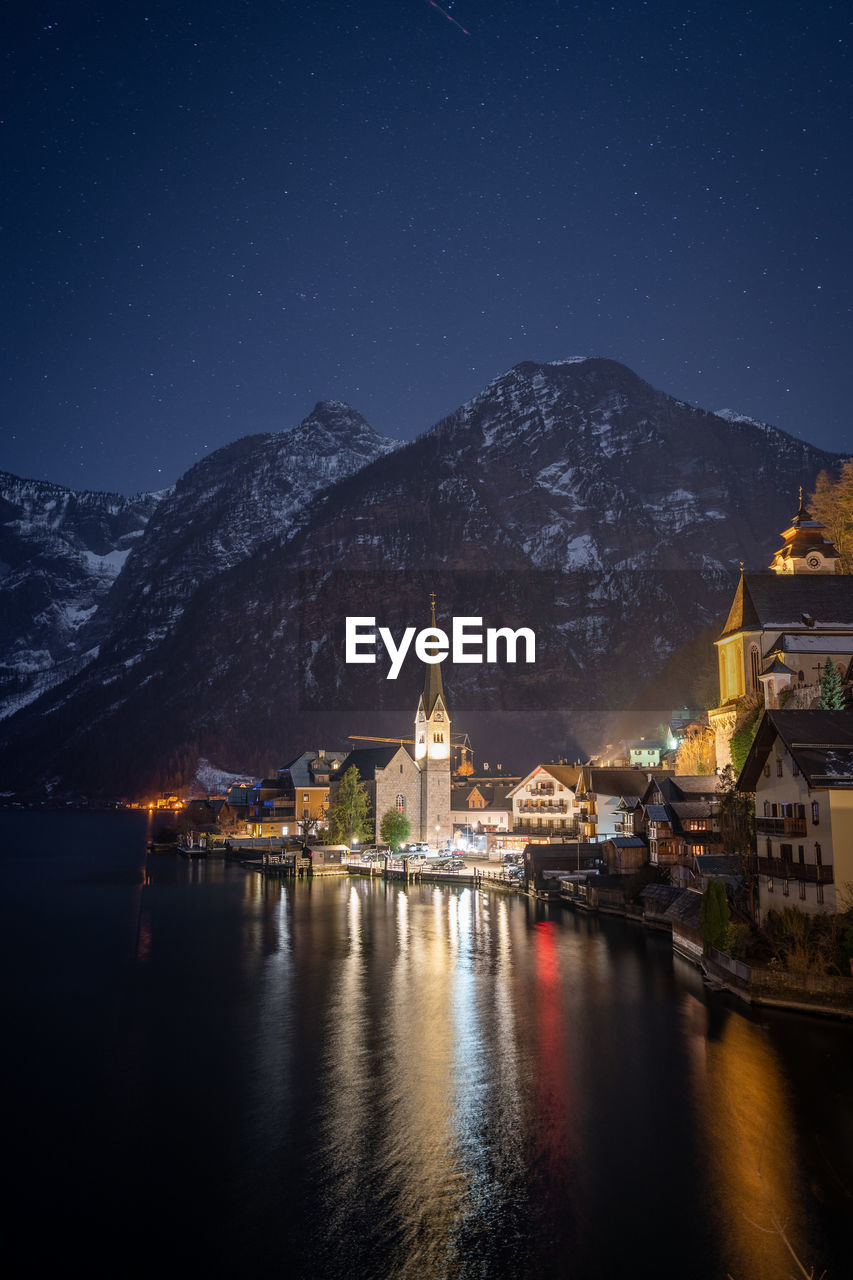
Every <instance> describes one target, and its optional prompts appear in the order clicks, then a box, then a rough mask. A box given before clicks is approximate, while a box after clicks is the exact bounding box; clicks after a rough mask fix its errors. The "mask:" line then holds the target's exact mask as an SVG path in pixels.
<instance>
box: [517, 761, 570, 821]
mask: <svg viewBox="0 0 853 1280" xmlns="http://www.w3.org/2000/svg"><path fill="white" fill-rule="evenodd" d="M580 771H581V766H580V765H579V764H566V763H565V762H564V761H560V763H559V764H538V765H536V767H535V768H534V769H531V770H530V772H529V773H528V774H526V775H525V776H524V777H523V778H522V779H521V781H520V782H518V783H516V785H515V786H514V787H511V788H510V789H509V791H508V792H507V800H508V801H509V802H510V803H511V805H512V829H513V831H514V832H516V833H517V834H519V835H531V836H552V835H570V834H572V833H573V832H574V831H575V827H576V821H577V805H576V803H575V792H574V788H575V785H576V783H577V780H578V777H579V775H580Z"/></svg>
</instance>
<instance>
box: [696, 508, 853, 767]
mask: <svg viewBox="0 0 853 1280" xmlns="http://www.w3.org/2000/svg"><path fill="white" fill-rule="evenodd" d="M825 532H826V531H825V528H824V526H823V525H822V524H821V523H820V522H819V521H818V520H813V519H812V517H811V516H810V515H809V513H808V511H806V509H805V507H804V506H803V505H802V495H801V502H800V509H799V511H798V512H797V515H796V517H795V518H794V520H793V521H792V522H791V524H790V526H789V527H788V528H787V529H786V530H785V531H784V533H783V535H782V537H783V545H782V547H781V548H780V549H779V551H777V552H776V555H775V556H774V557H773V561H772V564H771V565H770V568H769V570H765V572H763V573H743V572H741V576H740V581H739V583H738V586H737V590H736V592H735V598H734V601H733V602H732V607H731V609H730V610H729V614H728V617H727V618H726V622H725V626H724V627H723V630H722V633H721V635H720V637H719V639H718V640H717V641H715V643H716V646H717V655H718V663H719V684H720V697H719V704H718V705H717V706H716V707H714V708H712V709H711V710H710V711H709V712H708V719H709V721H710V724H711V727H712V728H713V729H714V733H715V738H716V752H717V765H718V767H719V768H722V767H723V766H724V765H726V764H730V763H731V752H730V748H729V739H730V738H731V735H732V731H733V729H734V725H735V721H736V719H737V714H738V710H739V707H740V706H741V704H742V703H743V700H744V699H745V698H749V697H755V698H756V699H758V700H759V701H760V702H761V703H763V705H765V706H767V707H769V708H776V707H778V706H779V704H780V701H782V700H783V695H784V699H786V700H787V702H788V704H789V705H792V706H793V707H799V708H804V707H808V706H810V705H811V704H812V703H813V702H815V701H816V700H817V698H818V696H819V689H820V673H821V671H822V670H823V668H824V667H825V665H826V663H827V661H828V660H829V659H832V661H833V662H834V663H835V665H837V666H839V667H841V670H842V674H843V675H846V674H847V672H848V671H849V669H850V665H851V661H853V577H850V576H849V575H842V574H840V573H838V572H837V571H836V568H837V565H838V564H839V557H838V552H837V550H836V549H835V547H834V546H833V545H832V543H831V542H830V541H829V540H828V538H826V536H825Z"/></svg>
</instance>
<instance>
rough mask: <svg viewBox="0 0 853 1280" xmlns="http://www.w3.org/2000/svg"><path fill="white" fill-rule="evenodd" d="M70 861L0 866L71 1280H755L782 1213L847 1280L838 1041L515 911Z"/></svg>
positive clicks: (168, 863)
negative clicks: (238, 1279) (84, 1269)
mask: <svg viewBox="0 0 853 1280" xmlns="http://www.w3.org/2000/svg"><path fill="white" fill-rule="evenodd" d="M75 850H76V846H75ZM110 856H111V857H112V856H114V850H112V849H111V854H110ZM90 862H91V859H90V858H89V856H88V852H85V854H84V852H80V853H78V852H76V851H75V852H74V861H73V866H72V868H71V870H72V871H73V875H72V876H71V878H70V879H69V880H68V881H67V882H63V881H62V880H61V879H59V878H58V872H57V873H55V874H54V875H53V876H48V877H46V876H45V874H44V865H43V863H42V862H41V861H40V862H38V863H36V864H34V867H33V869H32V870H31V869H30V868H29V867H27V866H18V864H17V863H14V864H9V865H8V866H7V881H6V897H5V900H4V902H3V904H2V906H1V907H0V911H2V919H0V924H2V925H3V926H4V929H5V934H4V941H5V942H6V943H7V946H9V944H10V938H12V932H13V930H15V929H16V930H17V932H15V933H14V937H13V939H12V941H13V943H14V950H12V951H10V952H9V955H8V956H7V964H9V965H11V964H12V961H13V959H14V964H15V970H14V971H15V972H16V973H17V974H18V975H19V976H18V978H17V981H16V984H15V986H14V988H13V992H12V997H13V1001H12V1003H13V1012H14V1011H17V1022H18V1026H19V1027H20V1031H19V1036H18V1041H17V1042H16V1050H17V1053H16V1055H14V1056H13V1057H12V1058H11V1059H10V1061H11V1062H12V1064H13V1067H14V1074H13V1080H12V1088H13V1089H14V1096H15V1097H16V1098H17V1099H19V1101H20V1108H19V1111H20V1115H21V1125H20V1133H18V1132H17V1129H15V1131H14V1132H13V1134H12V1138H11V1146H10V1152H12V1153H14V1154H13V1155H10V1159H13V1160H14V1168H15V1169H16V1170H18V1171H20V1176H21V1180H22V1187H24V1188H27V1187H30V1186H32V1185H34V1182H35V1180H37V1178H38V1177H39V1176H41V1175H42V1174H43V1172H44V1169H45V1168H48V1169H49V1170H50V1171H51V1174H54V1173H57V1172H58V1171H59V1170H60V1169H61V1168H66V1169H67V1168H72V1167H73V1168H74V1169H75V1170H76V1173H77V1176H76V1177H74V1178H72V1179H65V1180H64V1182H63V1197H62V1200H61V1202H60V1204H59V1205H58V1206H57V1208H56V1210H55V1213H56V1215H57V1223H58V1224H59V1227H58V1229H57V1230H56V1231H55V1232H54V1233H53V1236H52V1237H51V1238H55V1239H56V1241H57V1248H58V1247H59V1243H60V1242H61V1243H62V1253H63V1254H64V1253H65V1252H67V1250H68V1248H69V1247H71V1248H72V1249H73V1248H75V1247H76V1249H77V1250H79V1251H82V1250H84V1249H85V1251H86V1256H87V1257H89V1259H90V1267H89V1270H90V1274H91V1275H107V1274H109V1275H114V1274H115V1272H116V1271H120V1272H122V1273H123V1274H125V1275H128V1276H135V1275H140V1276H141V1275H146V1276H150V1274H151V1272H152V1271H156V1272H157V1274H158V1275H160V1276H161V1277H162V1276H171V1275H172V1274H174V1275H176V1276H177V1275H178V1274H181V1275H182V1276H185V1275H186V1273H187V1271H188V1270H189V1272H190V1273H191V1274H202V1273H203V1274H205V1275H207V1276H218V1275H234V1274H243V1273H244V1272H250V1273H254V1274H257V1275H261V1276H266V1275H269V1276H273V1275H275V1276H280V1275H281V1274H282V1273H283V1272H284V1273H286V1274H288V1276H294V1277H296V1276H300V1277H305V1280H309V1278H311V1280H313V1277H321V1276H322V1277H324V1280H325V1278H326V1277H338V1276H347V1277H354V1278H356V1280H360V1278H362V1277H363V1278H364V1280H373V1278H374V1277H375V1278H376V1280H385V1278H386V1277H398V1276H399V1277H403V1278H404V1280H409V1278H412V1280H433V1278H436V1280H437V1278H438V1277H448V1278H450V1280H456V1278H458V1280H475V1278H476V1280H491V1278H492V1277H495V1280H504V1278H506V1280H513V1278H514V1277H519V1278H521V1277H524V1278H525V1280H526V1278H527V1277H531V1278H532V1277H537V1280H539V1278H540V1277H548V1276H553V1277H564V1276H578V1277H580V1276H583V1277H590V1276H596V1277H599V1276H600V1277H604V1278H609V1277H611V1276H612V1277H614V1278H615V1277H620V1278H621V1277H622V1276H626V1275H631V1276H635V1275H645V1274H651V1275H654V1276H655V1277H656V1280H669V1277H673V1278H674V1277H676V1276H677V1277H679V1280H681V1277H684V1276H690V1277H691V1280H692V1278H693V1277H695V1280H712V1278H713V1280H716V1278H717V1277H719V1278H720V1280H722V1278H723V1277H725V1276H726V1275H727V1274H731V1275H732V1276H734V1277H735V1280H775V1278H776V1277H780V1276H787V1275H789V1274H791V1273H792V1271H793V1270H794V1269H795V1266H794V1263H793V1261H792V1259H791V1258H790V1257H788V1256H786V1254H785V1253H784V1249H783V1246H782V1245H781V1243H780V1241H779V1239H778V1236H777V1235H775V1234H770V1235H767V1234H765V1233H763V1232H762V1231H761V1230H760V1229H759V1228H761V1227H765V1228H766V1227H768V1226H772V1220H771V1215H773V1214H775V1215H776V1217H777V1219H778V1220H779V1221H784V1223H785V1226H786V1228H787V1229H788V1231H789V1233H790V1236H791V1239H792V1242H793V1243H794V1246H795V1248H796V1249H797V1250H798V1251H799V1252H800V1254H801V1256H802V1257H803V1259H804V1261H805V1263H806V1265H807V1266H811V1265H813V1264H814V1265H815V1266H816V1268H817V1272H818V1273H819V1272H820V1270H821V1269H822V1267H823V1266H824V1265H826V1264H827V1263H829V1264H830V1280H837V1278H838V1277H840V1276H842V1275H844V1274H846V1269H847V1259H848V1256H849V1255H848V1252H847V1238H848V1228H847V1224H848V1222H849V1219H850V1214H851V1209H853V1195H851V1187H853V1153H852V1152H851V1145H853V1144H851V1141H850V1135H851V1134H853V1101H851V1094H853V1054H851V1049H853V1028H850V1027H844V1026H842V1025H840V1024H835V1023H823V1022H820V1021H819V1020H816V1019H807V1018H794V1017H792V1016H789V1015H778V1014H775V1015H767V1016H765V1017H764V1018H763V1019H761V1020H759V1019H756V1018H752V1017H749V1016H746V1011H745V1010H743V1009H742V1008H741V1006H738V1005H735V1004H732V1003H730V1002H728V1001H727V1000H726V999H725V998H722V997H719V996H714V995H711V994H709V993H708V992H707V991H706V989H705V988H704V986H703V984H702V981H701V978H700V976H699V974H698V973H697V971H696V970H695V969H694V968H693V967H692V966H690V965H688V964H686V963H685V962H682V961H680V960H678V959H674V958H673V956H672V953H671V949H670V945H669V941H668V939H667V938H665V937H661V936H657V935H654V934H651V933H648V932H646V931H644V930H643V929H641V928H638V927H636V926H632V925H628V924H625V923H622V922H619V921H605V920H602V921H598V920H596V919H588V918H585V917H581V916H577V915H573V914H569V913H566V914H564V913H562V912H561V911H560V910H559V909H553V910H549V909H548V908H543V907H541V906H537V905H535V904H533V903H531V902H529V901H527V900H526V899H521V898H516V897H505V896H502V895H494V896H491V895H489V894H488V893H484V892H482V891H478V892H474V891H472V890H470V889H467V888H466V889H456V888H442V887H434V886H426V885H410V886H408V887H405V886H396V885H387V886H386V885H384V884H382V882H381V881H377V880H375V879H374V880H372V881H368V880H366V879H336V880H328V881H321V880H320V879H319V878H317V879H315V880H314V881H313V883H309V882H298V883H295V884H291V883H281V884H280V883H277V882H276V881H274V880H264V879H263V878H262V877H260V876H257V875H252V874H248V873H246V872H244V871H243V870H242V869H240V868H237V867H227V866H225V865H224V864H222V863H215V862H212V863H209V864H206V865H205V864H203V863H201V862H196V863H189V864H188V863H186V862H183V861H181V860H179V859H176V858H164V859H161V860H159V861H158V860H157V859H152V860H151V861H150V862H149V861H148V860H147V859H144V858H137V859H136V861H134V859H133V858H132V857H131V856H130V855H128V859H127V868H125V870H122V873H121V874H116V875H115V876H113V877H112V879H110V878H109V877H104V876H103V875H101V874H100V872H99V870H98V867H97V866H93V865H90ZM69 865H70V864H69ZM134 869H137V870H139V871H140V874H139V875H135V876H132V875H130V874H129V872H130V871H132V870H134ZM28 876H29V877H34V878H32V879H28ZM35 884H37V885H38V890H37V892H34V889H33V886H34V885H35ZM29 900H32V901H33V902H34V903H37V912H36V913H31V915H30V916H26V914H25V910H26V908H25V904H26V902H27V901H29ZM21 922H23V923H21ZM81 926H85V927H81ZM50 946H53V947H54V948H55V949H56V953H57V954H61V955H62V957H63V964H62V967H61V969H59V970H57V969H56V967H55V966H52V965H50V964H49V963H45V962H44V961H43V953H44V951H45V948H48V947H50ZM10 971H11V969H10ZM57 990H58V991H60V992H61V993H62V997H63V1000H64V1001H65V1002H66V1003H65V1004H63V1005H58V1004H57V1001H56V996H55V993H56V991H57ZM82 990H85V991H86V992H87V995H86V1002H85V1004H79V1005H78V1006H77V1007H75V1006H74V1005H73V1003H72V1002H73V999H74V995H73V993H74V992H75V991H82ZM66 1006H67V1007H66ZM24 1010H44V1011H45V1012H44V1015H43V1016H42V1017H41V1018H40V1019H37V1018H36V1017H35V1016H34V1015H33V1014H31V1013H28V1014H24V1013H23V1011H24ZM117 1010H118V1011H119V1015H118V1016H117V1014H116V1011H117ZM81 1028H82V1030H81ZM84 1033H85V1034H84ZM811 1046H814V1048H813V1049H812V1048H811ZM45 1086H47V1087H45ZM13 1129H14V1126H13ZM812 1130H814V1132H812ZM48 1151H52V1152H53V1156H52V1157H48V1158H46V1157H45V1152H48ZM51 1160H52V1161H53V1164H51ZM107 1170H108V1171H109V1176H107V1174H106V1172H105V1171H107ZM759 1175H760V1176H759ZM93 1197H94V1198H95V1199H96V1200H97V1203H98V1205H99V1207H100V1212H99V1231H98V1233H97V1236H94V1235H92V1234H91V1232H88V1230H87V1227H86V1223H87V1222H88V1221H89V1220H90V1206H91V1203H92V1200H93ZM32 1204H33V1202H32V1199H31V1197H30V1196H29V1195H28V1194H25V1195H24V1196H23V1198H22V1200H21V1205H20V1206H19V1211H20V1212H21V1213H24V1214H25V1213H26V1212H27V1211H28V1206H31V1205H32ZM141 1204H144V1205H146V1206H147V1208H148V1212H147V1214H146V1218H145V1223H146V1225H145V1230H144V1232H143V1233H141V1234H140V1232H139V1231H138V1230H137V1229H136V1227H135V1225H132V1224H135V1223H136V1222H137V1220H138V1212H137V1211H138V1208H139V1206H140V1205H141ZM87 1215H88V1216H87ZM750 1219H752V1221H750ZM178 1222H180V1224H181V1228H180V1229H181V1230H183V1231H185V1232H187V1231H188V1232H189V1235H187V1236H186V1237H185V1238H186V1241H187V1245H186V1248H185V1249H184V1250H183V1252H182V1253H180V1254H175V1252H174V1246H173V1244H172V1243H171V1242H172V1241H173V1240H174V1238H175V1231H176V1228H177V1224H178ZM753 1224H755V1225H753ZM59 1228H61V1229H59ZM81 1232H82V1233H83V1234H82V1236H81ZM129 1241H132V1249H129V1246H128V1244H127V1242H129ZM42 1247H47V1246H42ZM99 1249H100V1251H101V1254H102V1256H101V1255H99V1253H98V1250H99ZM57 1263H58V1258H57ZM37 1270H38V1269H37ZM49 1270H50V1268H49V1267H47V1266H45V1267H44V1268H43V1269H42V1271H43V1273H45V1274H46V1273H47V1272H48V1271H49Z"/></svg>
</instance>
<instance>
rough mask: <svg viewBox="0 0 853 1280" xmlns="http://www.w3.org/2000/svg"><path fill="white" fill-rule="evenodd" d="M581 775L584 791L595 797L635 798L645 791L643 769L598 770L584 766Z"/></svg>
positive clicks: (591, 766)
mask: <svg viewBox="0 0 853 1280" xmlns="http://www.w3.org/2000/svg"><path fill="white" fill-rule="evenodd" d="M581 773H582V776H583V786H584V789H585V790H586V791H591V792H592V793H593V794H594V795H597V796H636V795H639V794H640V792H642V791H644V790H645V788H646V785H647V782H648V778H647V774H646V772H645V770H643V769H629V768H625V769H607V768H601V769H600V768H598V767H597V766H596V765H584V767H583V769H582V770H581ZM578 785H580V782H579V784H578Z"/></svg>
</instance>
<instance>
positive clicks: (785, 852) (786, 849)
mask: <svg viewBox="0 0 853 1280" xmlns="http://www.w3.org/2000/svg"><path fill="white" fill-rule="evenodd" d="M793 856H794V848H793V845H790V844H780V846H779V857H780V858H784V859H785V861H786V862H790V861H791V859H792V857H793Z"/></svg>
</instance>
